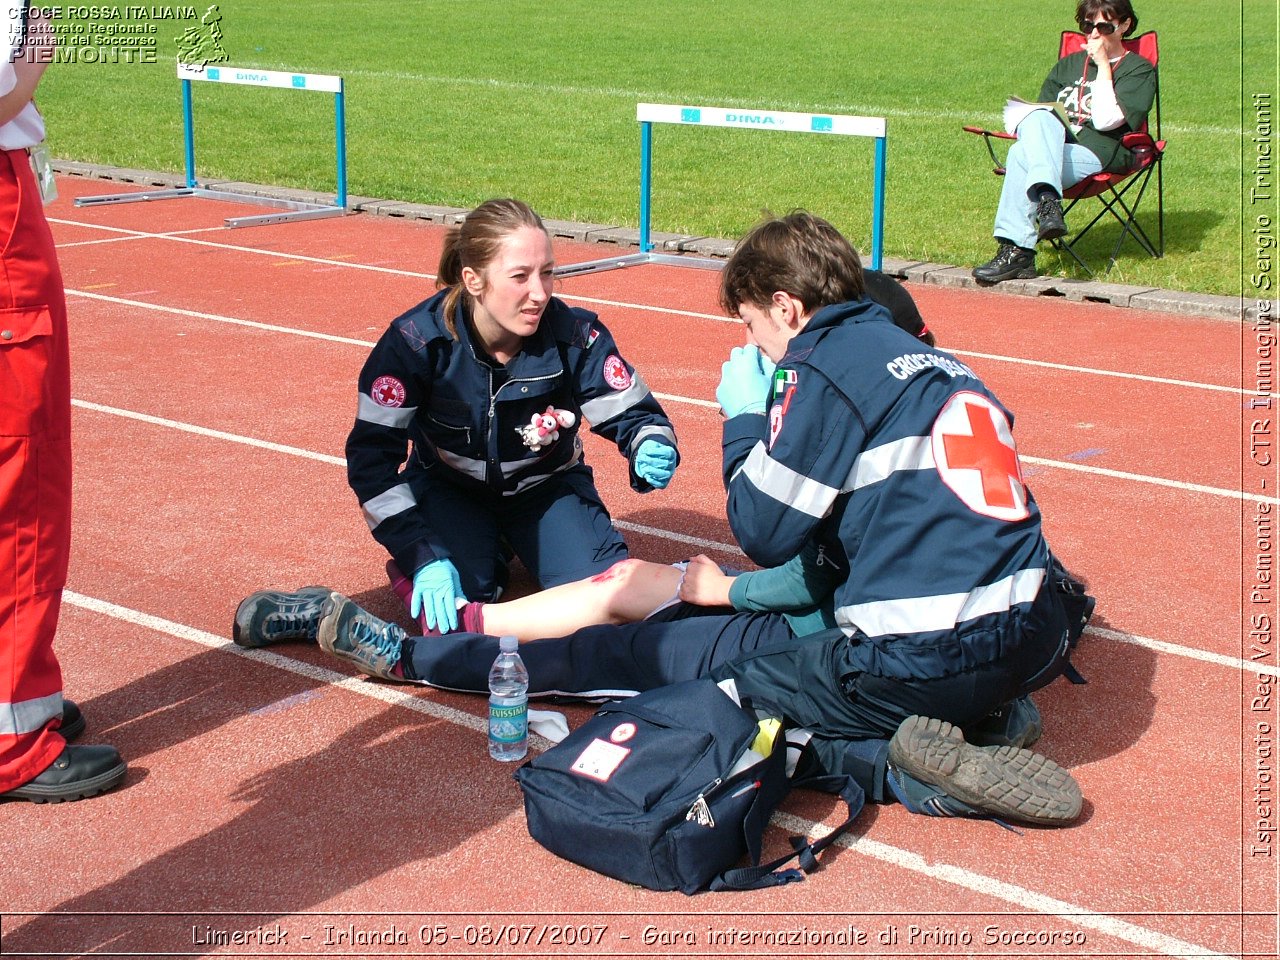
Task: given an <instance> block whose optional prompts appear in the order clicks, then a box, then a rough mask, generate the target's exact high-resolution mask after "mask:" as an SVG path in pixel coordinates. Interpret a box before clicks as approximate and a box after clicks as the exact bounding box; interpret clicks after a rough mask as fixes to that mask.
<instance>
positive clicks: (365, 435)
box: [346, 291, 676, 573]
mask: <svg viewBox="0 0 1280 960" xmlns="http://www.w3.org/2000/svg"><path fill="white" fill-rule="evenodd" d="M444 297H445V291H441V292H439V293H437V294H436V295H435V296H433V297H432V298H431V299H429V300H426V301H425V302H423V303H420V304H418V306H416V307H414V308H413V309H412V310H410V311H408V312H407V313H405V314H403V315H401V316H399V317H397V318H396V319H395V320H393V321H392V323H391V326H390V328H389V329H388V330H387V332H386V333H384V334H383V335H382V338H381V339H380V340H379V341H378V343H377V344H376V345H375V346H374V348H373V352H372V353H371V354H370V355H369V359H368V360H367V361H366V362H365V365H364V369H363V370H362V371H361V373H360V395H359V407H358V410H357V413H356V422H355V426H354V427H353V428H352V430H351V434H350V436H349V437H348V438H347V451H346V452H347V479H348V481H349V482H350V484H351V487H352V489H353V490H355V492H356V496H357V497H359V499H360V506H361V509H362V510H363V511H364V515H365V519H366V521H367V522H368V524H369V528H370V529H371V530H372V531H373V535H374V538H375V539H376V540H377V541H378V542H379V543H381V544H382V545H383V546H384V547H386V548H387V550H388V551H389V552H390V553H391V555H392V557H393V558H395V561H396V563H397V565H398V566H399V567H400V569H401V570H404V571H406V572H407V573H411V572H412V571H415V570H418V569H419V568H421V567H422V566H423V565H424V564H426V563H428V562H430V561H431V560H434V559H436V558H437V557H439V556H447V552H446V551H443V549H442V548H441V547H440V546H439V544H438V543H437V542H436V541H435V538H434V536H433V534H432V531H431V529H430V528H429V527H428V525H427V522H426V519H425V517H424V516H423V515H422V513H421V511H419V510H418V509H417V500H416V496H415V493H414V490H413V488H412V486H411V484H410V483H409V482H408V481H409V479H411V478H412V477H413V476H414V475H420V473H421V471H423V470H427V469H430V470H431V476H432V478H433V480H434V479H436V478H442V479H444V480H446V481H448V482H452V483H456V484H458V485H461V486H463V487H465V488H472V489H474V490H475V492H476V495H477V496H481V497H483V496H485V495H489V496H500V497H512V496H518V495H520V494H522V493H524V492H525V491H527V490H530V489H532V488H534V487H536V486H537V485H538V484H540V483H542V482H543V481H545V480H548V479H549V478H551V477H554V476H556V475H557V474H560V473H563V472H565V471H568V470H572V469H574V468H575V467H577V466H578V464H580V463H581V462H582V440H581V438H580V437H579V436H578V428H579V426H580V424H581V422H582V418H583V417H586V419H587V420H589V421H590V424H591V429H592V431H593V432H595V433H597V434H599V435H600V436H602V437H604V438H605V439H607V440H610V441H612V442H613V443H615V444H617V446H618V449H619V450H620V451H621V452H622V454H623V456H625V457H627V459H628V460H629V461H631V462H632V464H633V468H632V471H631V486H632V487H633V488H634V489H636V490H638V491H641V492H645V491H647V490H649V489H650V487H649V485H648V484H647V483H645V482H644V481H643V480H641V479H640V478H639V477H638V476H637V475H636V473H635V470H634V460H635V452H636V449H637V448H638V447H639V446H640V444H641V443H642V442H643V441H645V440H648V439H653V440H656V441H658V442H659V443H664V444H667V445H670V446H672V447H675V445H676V438H675V432H674V431H673V430H672V427H671V421H670V420H668V419H667V416H666V414H665V413H664V412H663V410H662V407H661V406H660V405H659V404H658V401H657V400H655V399H654V397H653V394H651V393H650V392H649V388H648V387H647V386H645V383H644V381H643V380H642V379H641V378H640V375H639V374H638V373H636V372H635V370H634V368H632V367H631V365H630V364H628V363H627V362H626V361H625V360H624V359H623V358H622V357H621V355H620V354H619V353H618V348H617V346H616V345H615V344H614V341H613V336H612V335H611V334H610V333H609V331H608V330H607V329H605V327H604V325H603V324H602V323H600V321H599V319H598V318H597V317H596V315H595V314H594V313H591V312H589V311H587V310H580V309H577V308H573V307H569V306H567V305H566V304H565V303H564V302H563V301H562V300H559V299H558V298H555V297H552V298H551V300H550V302H549V303H548V304H547V309H546V312H545V313H544V314H543V316H542V323H541V324H540V325H539V327H538V331H537V333H535V334H534V335H533V336H531V337H528V338H526V340H525V343H524V347H523V349H522V350H521V352H520V353H519V354H517V355H516V356H515V357H514V358H512V360H511V362H510V363H508V364H507V365H505V366H503V365H502V364H499V363H497V362H496V361H494V360H493V359H492V358H490V357H488V356H487V355H486V354H485V353H484V351H483V350H482V349H478V348H477V347H476V345H475V344H474V343H473V342H472V339H471V334H470V332H469V330H468V329H467V323H466V321H465V319H464V316H463V307H462V305H461V304H459V306H458V311H457V316H456V318H455V320H456V329H457V339H454V338H453V337H451V336H450V335H449V332H448V331H447V330H446V329H445V327H444V324H443V321H442V318H441V316H440V310H441V306H442V304H443V301H444ZM548 406H553V407H556V408H557V409H562V410H569V411H572V412H573V413H574V414H575V415H576V416H577V422H576V423H574V425H573V426H571V427H567V428H565V427H561V428H560V431H559V434H560V436H559V439H558V440H556V441H555V442H554V443H553V444H551V445H550V446H545V447H542V448H540V449H538V450H532V449H530V448H529V447H528V446H526V445H525V443H524V441H523V439H522V438H521V435H520V432H519V431H520V428H521V427H523V426H525V425H527V424H528V423H529V422H530V419H531V418H532V416H533V415H534V414H535V413H542V412H543V411H544V410H546V408H547V407H548ZM410 442H412V444H413V452H412V456H411V457H410V460H409V463H408V464H407V465H406V467H405V471H404V472H403V473H402V472H401V469H400V467H401V464H402V463H404V462H405V453H406V450H407V448H408V444H409V443H410Z"/></svg>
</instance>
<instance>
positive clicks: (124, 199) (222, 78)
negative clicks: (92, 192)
mask: <svg viewBox="0 0 1280 960" xmlns="http://www.w3.org/2000/svg"><path fill="white" fill-rule="evenodd" d="M178 79H179V80H181V81H182V124H183V141H184V147H185V157H186V168H187V185H186V186H185V187H178V188H176V189H173V190H147V191H144V192H141V193H111V194H103V195H100V196H94V197H79V198H78V199H77V200H76V202H75V205H76V206H77V207H90V206H99V205H102V204H108V203H141V202H144V201H149V200H172V199H175V198H177V197H199V198H202V199H206V200H230V201H234V202H236V203H252V204H257V205H259V206H268V207H280V208H283V209H284V211H287V212H281V213H268V214H260V215H257V216H251V217H227V218H226V220H225V222H226V225H227V226H229V227H253V226H259V225H261V224H266V223H285V222H288V221H291V220H319V219H323V218H325V217H341V216H345V215H346V213H347V122H346V104H345V98H344V93H343V83H342V78H341V77H334V76H326V75H324V74H314V73H290V72H287V71H281V70H257V69H254V68H252V67H225V66H218V67H203V68H200V67H193V66H189V65H187V64H184V63H179V64H178ZM192 81H204V82H206V83H231V84H240V85H245V86H253V87H277V88H281V89H286V90H314V91H319V92H321V93H332V94H333V104H334V106H333V111H334V139H335V141H336V153H337V167H338V169H337V197H336V199H335V200H334V202H333V203H332V204H324V203H309V202H307V201H303V200H280V199H276V198H274V197H259V196H255V195H254V194H249V193H237V192H234V191H230V190H213V189H209V188H207V187H202V186H200V184H199V182H198V181H197V180H196V147H195V120H194V111H193V109H192V103H191V84H192Z"/></svg>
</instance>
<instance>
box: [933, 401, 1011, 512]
mask: <svg viewBox="0 0 1280 960" xmlns="http://www.w3.org/2000/svg"><path fill="white" fill-rule="evenodd" d="M932 441H933V459H934V464H935V465H936V466H937V468H938V473H939V475H941V477H942V482H943V483H945V484H946V485H947V487H949V488H950V489H951V491H952V492H953V493H954V494H955V495H956V496H957V497H959V498H960V499H961V500H962V501H963V502H964V504H965V505H966V506H967V507H968V508H969V509H970V510H973V511H974V512H975V513H980V514H982V515H983V516H987V517H994V518H995V519H997V520H1011V521H1012V520H1024V519H1026V518H1027V516H1028V515H1029V513H1030V511H1029V510H1028V509H1027V488H1026V485H1025V484H1024V483H1023V481H1022V467H1021V464H1019V462H1018V448H1017V446H1016V445H1015V444H1014V442H1013V427H1012V425H1011V424H1010V423H1009V418H1008V417H1007V416H1006V415H1005V412H1004V411H1003V410H1001V409H1000V407H998V406H997V405H996V404H995V403H993V402H992V401H991V400H990V399H989V398H988V397H985V396H983V395H982V394H980V393H973V392H970V391H962V392H960V393H957V394H956V395H955V396H953V397H951V398H950V399H949V400H948V401H947V402H946V404H945V405H944V406H943V408H942V411H941V412H940V413H939V414H938V418H937V419H936V420H935V421H934V423H933V434H932Z"/></svg>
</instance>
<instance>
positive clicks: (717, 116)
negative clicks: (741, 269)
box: [555, 103, 887, 277]
mask: <svg viewBox="0 0 1280 960" xmlns="http://www.w3.org/2000/svg"><path fill="white" fill-rule="evenodd" d="M636 120H638V121H639V122H640V252H639V253H633V254H625V255H623V256H618V257H608V258H605V259H601V260H589V261H587V262H585V263H571V264H566V265H565V266H562V267H557V268H556V271H555V272H556V276H558V277H572V276H578V275H579V274H586V273H600V272H602V271H605V270H620V269H622V268H624V267H634V266H640V265H642V264H646V263H664V264H672V265H675V266H682V267H694V268H698V269H704V270H719V269H721V268H722V267H723V266H724V261H723V260H718V259H714V258H711V257H691V256H687V255H678V254H664V253H655V252H654V244H653V241H652V233H651V217H652V186H653V125H654V124H655V123H670V124H676V125H679V126H703V127H738V128H743V129H749V130H780V131H783V132H790V133H818V134H835V135H843V136H857V137H871V138H872V139H874V140H875V185H874V190H873V195H872V214H871V268H872V269H873V270H879V269H880V267H881V263H882V262H883V259H884V193H885V189H884V185H885V162H886V160H885V158H886V154H887V134H886V130H885V120H884V118H883V117H854V116H847V115H842V114H815V113H790V112H786V111H778V110H755V109H750V108H737V107H690V106H680V105H676V104H661V103H641V104H637V105H636Z"/></svg>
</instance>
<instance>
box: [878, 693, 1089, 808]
mask: <svg viewBox="0 0 1280 960" xmlns="http://www.w3.org/2000/svg"><path fill="white" fill-rule="evenodd" d="M889 762H890V763H891V764H893V765H894V766H896V767H898V768H900V769H902V770H903V771H905V772H906V773H909V774H910V775H911V776H913V777H915V778H916V779H917V780H920V781H922V782H924V783H927V784H930V785H932V786H934V787H936V788H938V789H939V790H941V791H942V792H943V793H945V794H947V796H949V797H953V798H955V799H956V800H959V801H961V802H962V803H967V804H968V805H970V806H971V807H974V808H975V809H976V810H977V811H980V812H981V813H983V814H987V815H989V816H993V817H998V818H1001V819H1005V820H1013V821H1017V822H1019V823H1030V824H1039V825H1042V826H1062V825H1064V824H1067V823H1070V822H1072V821H1073V820H1075V819H1076V818H1077V817H1079V816H1080V809H1081V806H1082V804H1083V802H1084V798H1083V797H1082V796H1081V794H1080V787H1079V785H1078V784H1077V783H1076V782H1075V780H1074V779H1073V778H1072V776H1071V774H1069V773H1068V772H1067V771H1066V770H1063V769H1062V767H1060V766H1058V765H1057V764H1056V763H1054V762H1053V761H1052V760H1050V759H1049V758H1048V757H1045V756H1041V755H1040V754H1038V753H1033V752H1032V751H1030V750H1020V749H1018V748H1017V747H1009V746H1004V747H975V746H974V745H972V744H970V743H966V742H965V739H964V735H963V734H962V733H961V732H960V730H959V728H957V727H954V726H952V725H951V724H949V723H947V722H946V721H944V720H932V719H929V718H928V717H918V716H917V717H908V718H907V719H906V720H904V721H903V722H902V725H901V726H899V727H898V730H897V732H896V733H895V734H894V735H893V739H892V740H890V741H889Z"/></svg>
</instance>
